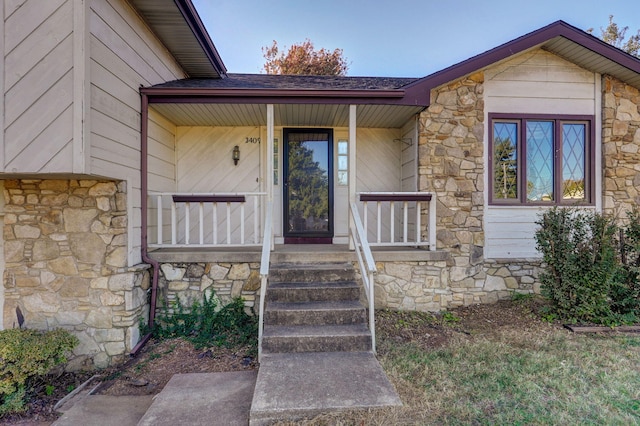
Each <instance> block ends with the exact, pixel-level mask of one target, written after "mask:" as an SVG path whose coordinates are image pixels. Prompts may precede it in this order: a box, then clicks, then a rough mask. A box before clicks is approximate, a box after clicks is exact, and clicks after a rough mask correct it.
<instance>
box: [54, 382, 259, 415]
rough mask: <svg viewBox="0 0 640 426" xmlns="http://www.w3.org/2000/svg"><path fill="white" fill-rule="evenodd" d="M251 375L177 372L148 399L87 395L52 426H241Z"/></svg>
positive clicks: (250, 393)
mask: <svg viewBox="0 0 640 426" xmlns="http://www.w3.org/2000/svg"><path fill="white" fill-rule="evenodd" d="M256 376H257V373H256V372H255V371H237V372H229V373H192V374H176V375H174V376H173V377H172V378H171V380H169V382H168V383H167V385H166V386H165V387H164V389H162V391H161V392H160V393H159V394H158V395H156V396H155V397H153V398H152V396H151V395H145V396H131V395H125V396H110V395H87V396H85V397H83V398H81V399H79V400H78V401H75V402H74V404H73V406H72V407H71V408H70V409H69V410H68V411H66V412H65V413H64V414H63V415H62V416H61V417H60V418H59V419H58V420H57V421H56V422H55V423H53V425H54V426H77V425H87V426H93V425H96V426H136V425H140V426H142V425H154V426H155V425H158V426H163V425H167V426H168V425H171V426H173V425H181V424H184V425H221V426H222V425H225V426H227V425H229V426H234V425H244V426H246V425H247V424H248V423H249V409H250V407H251V399H252V397H253V390H254V387H255V383H256Z"/></svg>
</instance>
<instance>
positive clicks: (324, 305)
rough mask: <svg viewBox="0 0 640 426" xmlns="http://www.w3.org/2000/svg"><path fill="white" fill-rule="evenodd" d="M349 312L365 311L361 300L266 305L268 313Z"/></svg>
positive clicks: (271, 303) (270, 303)
mask: <svg viewBox="0 0 640 426" xmlns="http://www.w3.org/2000/svg"><path fill="white" fill-rule="evenodd" d="M349 310H365V307H364V306H363V305H362V303H360V301H359V300H336V301H328V302H324V301H313V302H274V301H269V303H267V304H266V307H265V312H267V311H284V312H294V311H302V312H304V311H349Z"/></svg>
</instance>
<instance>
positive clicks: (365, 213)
mask: <svg viewBox="0 0 640 426" xmlns="http://www.w3.org/2000/svg"><path fill="white" fill-rule="evenodd" d="M362 205H363V206H364V232H365V236H366V237H367V238H369V222H368V220H367V219H368V218H369V207H368V204H367V202H366V201H365V202H364V203H362Z"/></svg>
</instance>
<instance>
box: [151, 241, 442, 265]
mask: <svg viewBox="0 0 640 426" xmlns="http://www.w3.org/2000/svg"><path fill="white" fill-rule="evenodd" d="M371 252H372V254H373V257H374V259H375V260H376V261H380V262H398V261H406V262H435V261H446V260H447V259H448V258H449V257H450V254H449V253H448V252H446V251H442V250H439V251H431V250H425V249H420V248H416V247H404V246H374V247H371ZM149 256H151V258H153V259H154V260H156V261H158V262H160V263H174V262H175V263H207V262H215V263H219V262H223V263H260V260H261V256H262V249H261V247H258V246H242V247H238V246H236V247H223V246H218V247H197V246H192V247H165V248H155V249H152V250H150V251H149ZM357 260H358V258H357V254H356V252H355V251H354V250H350V249H349V245H348V244H276V245H274V248H273V251H272V252H271V262H273V263H303V262H324V263H330V262H356V261H357Z"/></svg>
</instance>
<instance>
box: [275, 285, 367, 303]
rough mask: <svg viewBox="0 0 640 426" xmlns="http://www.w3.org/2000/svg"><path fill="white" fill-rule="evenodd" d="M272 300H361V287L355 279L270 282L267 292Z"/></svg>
mask: <svg viewBox="0 0 640 426" xmlns="http://www.w3.org/2000/svg"><path fill="white" fill-rule="evenodd" d="M266 298H267V301H269V302H271V301H273V302H319V301H337V300H359V298H360V287H359V286H358V284H356V282H355V281H338V282H311V283H309V282H306V283H305V282H289V283H282V282H276V283H269V287H268V290H267V294H266Z"/></svg>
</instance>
